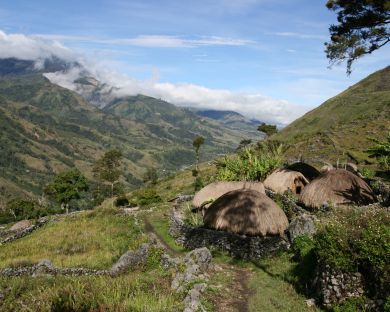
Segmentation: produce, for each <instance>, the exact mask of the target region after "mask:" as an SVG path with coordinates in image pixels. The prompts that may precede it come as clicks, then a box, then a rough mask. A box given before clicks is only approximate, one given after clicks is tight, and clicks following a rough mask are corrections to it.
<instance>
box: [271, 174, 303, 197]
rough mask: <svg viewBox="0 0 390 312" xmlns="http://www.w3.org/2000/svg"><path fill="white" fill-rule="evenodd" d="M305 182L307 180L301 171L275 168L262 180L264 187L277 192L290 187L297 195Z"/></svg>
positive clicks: (282, 191)
mask: <svg viewBox="0 0 390 312" xmlns="http://www.w3.org/2000/svg"><path fill="white" fill-rule="evenodd" d="M307 184H309V181H308V179H306V178H305V177H304V175H303V174H302V173H300V172H298V171H293V170H289V169H277V170H275V171H274V172H273V173H271V174H270V175H269V176H268V177H267V178H266V179H265V181H264V186H265V187H266V188H268V189H270V190H271V191H274V192H276V193H279V194H283V193H284V192H286V191H288V190H289V189H290V190H291V191H292V192H293V193H294V194H296V195H299V194H301V193H302V190H303V189H304V188H305V186H306V185H307Z"/></svg>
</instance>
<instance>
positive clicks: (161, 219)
mask: <svg viewBox="0 0 390 312" xmlns="http://www.w3.org/2000/svg"><path fill="white" fill-rule="evenodd" d="M148 220H149V222H150V224H151V225H152V226H153V228H154V230H155V231H156V233H157V234H158V235H159V236H160V237H161V238H162V239H163V240H164V241H165V243H166V244H167V245H168V246H169V247H170V248H171V249H172V250H174V251H175V252H177V253H182V252H185V251H186V250H185V248H184V247H182V246H180V245H178V244H177V243H176V242H175V240H174V239H173V237H172V236H171V235H169V219H168V216H167V215H166V213H165V215H164V212H157V213H154V214H153V215H150V216H149V217H148Z"/></svg>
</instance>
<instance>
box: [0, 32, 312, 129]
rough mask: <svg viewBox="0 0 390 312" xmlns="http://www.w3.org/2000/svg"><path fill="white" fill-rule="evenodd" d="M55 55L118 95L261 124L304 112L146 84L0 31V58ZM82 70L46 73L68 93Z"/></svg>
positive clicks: (37, 40) (187, 86)
mask: <svg viewBox="0 0 390 312" xmlns="http://www.w3.org/2000/svg"><path fill="white" fill-rule="evenodd" d="M137 40H139V41H137V44H145V45H153V44H157V45H159V46H162V45H165V46H180V45H182V44H184V45H192V46H196V45H205V44H231V45H234V44H244V43H241V42H240V41H235V40H233V39H232V40H230V39H223V38H219V37H210V38H202V39H197V40H195V41H194V40H193V41H182V40H181V39H178V38H176V37H161V36H160V37H139V38H138V39H137ZM133 44H134V41H133ZM52 55H56V56H58V57H60V58H64V59H66V60H69V61H71V60H73V61H74V60H76V59H77V61H78V62H79V63H80V64H83V65H84V66H85V68H86V69H87V70H88V71H89V72H90V73H91V75H93V76H94V77H96V78H97V79H99V80H100V81H101V82H102V83H106V84H108V85H110V86H113V87H115V88H116V89H115V90H116V91H115V92H116V94H117V95H118V96H125V95H136V94H145V95H149V96H153V97H157V98H161V99H164V100H166V101H168V102H171V103H173V104H176V105H179V106H191V107H196V108H208V109H220V110H234V111H237V112H240V113H242V114H244V115H246V116H248V117H249V118H257V119H259V120H261V121H264V122H269V123H275V124H278V125H281V126H283V125H286V124H288V123H289V122H291V121H293V120H294V119H295V118H297V117H299V116H300V115H302V114H303V113H304V112H305V108H303V107H301V106H297V105H292V104H290V103H288V102H287V101H284V100H277V99H273V98H271V97H267V96H264V95H261V94H256V93H249V92H233V91H230V90H224V89H211V88H207V87H205V86H200V85H195V84H191V83H168V82H159V79H158V74H156V73H155V74H154V75H153V77H152V78H151V79H150V80H148V81H141V80H137V79H134V78H131V77H128V76H126V75H123V74H119V73H117V72H115V71H113V70H110V69H107V66H104V65H106V63H102V62H100V63H99V62H87V61H85V60H83V59H82V58H81V57H80V56H79V55H77V54H75V53H73V52H72V51H71V50H69V49H67V48H65V47H64V46H62V45H61V44H60V43H58V42H57V41H52V40H48V39H47V38H46V39H42V38H41V37H36V36H25V35H19V34H12V35H6V34H5V33H4V32H0V57H2V58H5V57H16V58H20V59H31V60H35V61H37V62H39V60H41V59H42V58H44V57H49V56H52ZM81 71H82V69H77V68H75V69H72V70H70V71H68V72H66V73H63V72H57V73H48V74H46V77H48V78H49V79H50V80H51V81H52V82H54V83H56V84H59V85H61V86H63V87H65V88H68V89H71V90H77V87H76V86H75V85H74V84H73V82H74V80H75V79H77V78H78V76H79V75H80V73H81Z"/></svg>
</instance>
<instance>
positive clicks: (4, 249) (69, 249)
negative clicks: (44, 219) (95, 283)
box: [0, 211, 146, 268]
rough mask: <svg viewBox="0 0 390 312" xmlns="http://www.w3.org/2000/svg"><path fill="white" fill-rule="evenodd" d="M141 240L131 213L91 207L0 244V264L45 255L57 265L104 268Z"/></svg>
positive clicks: (16, 263) (22, 261) (30, 259)
mask: <svg viewBox="0 0 390 312" xmlns="http://www.w3.org/2000/svg"><path fill="white" fill-rule="evenodd" d="M145 240H146V237H145V236H143V235H142V233H141V228H140V226H139V225H136V223H135V220H134V218H133V217H125V216H122V215H115V214H114V215H113V214H111V213H101V212H99V211H91V212H86V213H83V214H80V215H77V216H68V217H64V218H63V219H62V220H61V221H58V222H51V223H49V224H47V225H45V226H44V227H43V228H41V229H38V230H36V231H35V232H33V233H32V234H30V235H28V236H26V237H24V238H21V239H19V240H16V241H14V242H12V243H8V244H5V245H3V246H0V267H9V266H17V265H19V264H23V263H25V264H26V263H36V262H38V261H40V260H42V259H49V260H50V261H52V262H53V263H54V265H56V266H59V267H88V268H108V267H110V266H111V265H112V264H113V262H115V261H116V260H117V259H118V258H119V257H120V256H121V254H123V253H124V252H125V251H126V250H128V249H135V248H137V247H138V246H139V245H140V244H141V243H142V242H144V241H145Z"/></svg>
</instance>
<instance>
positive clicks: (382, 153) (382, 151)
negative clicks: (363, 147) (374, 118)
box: [368, 132, 390, 171]
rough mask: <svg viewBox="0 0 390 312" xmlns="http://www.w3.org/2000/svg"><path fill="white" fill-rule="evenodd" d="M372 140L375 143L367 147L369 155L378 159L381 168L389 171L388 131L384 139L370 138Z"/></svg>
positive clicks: (389, 139)
mask: <svg viewBox="0 0 390 312" xmlns="http://www.w3.org/2000/svg"><path fill="white" fill-rule="evenodd" d="M372 141H374V142H375V143H376V145H375V146H372V147H371V148H369V149H368V152H369V153H370V157H375V158H376V159H378V160H379V163H380V164H381V166H382V167H383V169H385V170H388V171H390V132H389V133H388V135H387V139H386V141H380V140H377V139H372Z"/></svg>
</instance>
